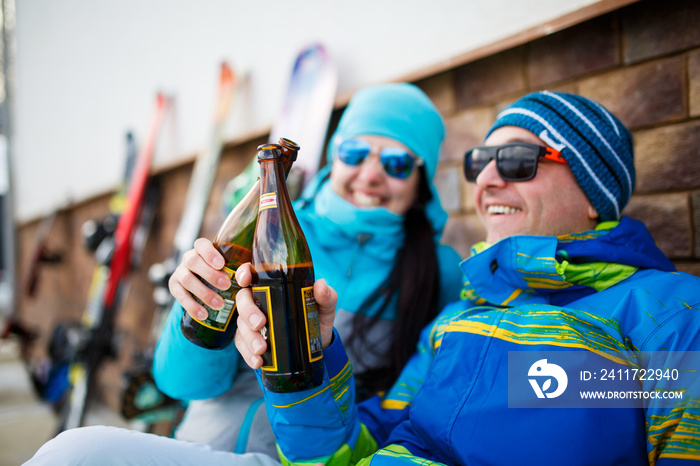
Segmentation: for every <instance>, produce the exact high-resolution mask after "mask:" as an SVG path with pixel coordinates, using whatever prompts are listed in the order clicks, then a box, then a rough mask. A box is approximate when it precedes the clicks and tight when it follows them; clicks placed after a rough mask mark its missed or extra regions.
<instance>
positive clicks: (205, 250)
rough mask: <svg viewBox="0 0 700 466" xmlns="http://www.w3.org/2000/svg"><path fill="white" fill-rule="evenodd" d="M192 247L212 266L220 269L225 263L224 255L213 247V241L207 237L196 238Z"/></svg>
mask: <svg viewBox="0 0 700 466" xmlns="http://www.w3.org/2000/svg"><path fill="white" fill-rule="evenodd" d="M194 249H195V251H197V254H199V255H200V256H201V257H202V258H204V260H205V261H206V262H207V264H209V265H210V266H212V267H213V268H215V269H217V270H220V269H221V268H223V266H224V265H226V261H225V260H224V256H222V255H221V253H220V252H219V251H218V250H217V249H216V248H215V247H214V243H212V242H211V241H209V240H208V239H207V238H197V240H196V241H195V242H194Z"/></svg>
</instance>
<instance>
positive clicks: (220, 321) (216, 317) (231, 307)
mask: <svg viewBox="0 0 700 466" xmlns="http://www.w3.org/2000/svg"><path fill="white" fill-rule="evenodd" d="M221 271H222V272H225V273H226V275H228V277H229V278H231V279H232V278H233V276H234V275H235V274H236V271H235V270H233V269H230V268H228V267H224V268H223V269H222V270H221ZM202 283H204V284H205V285H207V286H208V287H209V288H211V289H212V290H214V291H216V292H217V293H218V295H219V296H220V297H221V298H222V299H223V300H224V307H223V308H222V309H218V310H217V309H212V308H210V307H209V306H207V305H206V304H204V303H203V302H201V301H199V300H197V301H199V304H201V305H203V306H204V308H205V309H206V310H207V311H208V312H209V315H208V316H207V318H206V319H204V320H199V319H195V318H194V317H193V319H194V320H196V321H197V322H199V323H200V324H201V325H203V326H205V327H207V328H210V329H212V330H216V331H217V332H225V331H226V329H227V328H228V325H229V323H230V322H231V316H233V314H234V313H235V310H236V293H237V292H238V290H239V288H238V287H237V286H234V282H232V283H231V287H229V289H228V290H225V291H222V290H220V289H218V288H216V287H215V286H213V285H211V284H209V283H207V282H206V281H204V280H202Z"/></svg>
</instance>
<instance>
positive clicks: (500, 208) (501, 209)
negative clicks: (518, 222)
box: [486, 205, 521, 215]
mask: <svg viewBox="0 0 700 466" xmlns="http://www.w3.org/2000/svg"><path fill="white" fill-rule="evenodd" d="M520 211H521V209H516V208H515V207H508V206H505V205H490V206H488V208H487V209H486V212H488V213H489V214H495V215H507V214H516V213H518V212H520Z"/></svg>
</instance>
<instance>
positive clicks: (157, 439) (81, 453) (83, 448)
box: [24, 426, 280, 466]
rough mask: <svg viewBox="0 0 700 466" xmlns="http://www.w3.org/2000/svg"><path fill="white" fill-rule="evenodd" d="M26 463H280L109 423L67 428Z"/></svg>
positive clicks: (31, 465)
mask: <svg viewBox="0 0 700 466" xmlns="http://www.w3.org/2000/svg"><path fill="white" fill-rule="evenodd" d="M24 464H25V465H26V466H40V465H51V466H54V465H57V464H60V465H62V466H69V465H70V466H93V465H95V466H98V465H99V466H117V465H118V466H126V465H134V466H156V465H168V466H171V465H172V466H178V465H183V466H184V465H197V466H199V465H204V464H206V465H208V466H232V465H235V466H280V462H279V460H278V459H277V458H272V457H270V456H268V455H265V454H262V453H245V454H236V453H230V452H224V451H217V450H214V449H212V448H211V447H210V446H208V445H202V444H199V443H192V442H185V441H182V440H175V439H172V438H167V437H162V436H159V435H155V434H146V433H143V432H137V431H133V430H128V429H121V428H118V427H107V426H91V427H80V428H78V429H71V430H67V431H65V432H63V433H61V434H60V435H58V436H56V437H55V438H54V439H52V440H49V441H48V442H46V443H45V444H44V445H43V446H42V447H41V448H40V449H39V450H38V451H37V452H36V454H34V456H33V457H32V458H31V459H30V460H29V461H27V462H26V463H24Z"/></svg>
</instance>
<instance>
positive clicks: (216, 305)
mask: <svg viewBox="0 0 700 466" xmlns="http://www.w3.org/2000/svg"><path fill="white" fill-rule="evenodd" d="M212 304H213V307H214V308H215V309H216V310H219V309H221V308H223V307H224V300H223V299H221V298H219V297H216V298H214V299H213V300H212Z"/></svg>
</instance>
